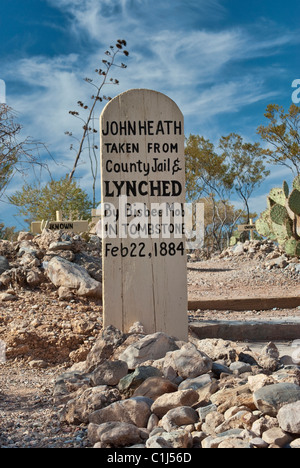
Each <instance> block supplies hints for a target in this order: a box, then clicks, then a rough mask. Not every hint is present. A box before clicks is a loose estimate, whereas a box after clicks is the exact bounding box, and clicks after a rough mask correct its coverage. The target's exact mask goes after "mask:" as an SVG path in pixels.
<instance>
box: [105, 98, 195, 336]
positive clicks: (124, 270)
mask: <svg viewBox="0 0 300 468" xmlns="http://www.w3.org/2000/svg"><path fill="white" fill-rule="evenodd" d="M100 138H101V177H102V180H101V191H102V198H101V200H102V205H103V206H104V216H103V219H102V228H103V233H102V237H103V244H102V245H103V256H102V258H103V309H104V326H108V325H114V326H116V327H117V328H119V329H120V330H122V331H125V332H128V330H129V328H130V327H131V326H132V325H133V323H134V322H137V321H139V322H141V323H142V324H143V326H144V329H145V331H146V333H154V332H157V331H163V332H165V333H167V334H169V335H171V336H175V337H177V338H178V339H181V340H187V338H188V321H187V265H186V252H185V236H184V229H183V219H182V215H183V207H184V202H185V156H184V123H183V116H182V113H181V111H180V110H179V108H178V107H177V105H176V104H175V103H174V102H173V101H172V100H171V99H170V98H168V97H167V96H165V95H163V94H161V93H158V92H156V91H151V90H144V89H137V90H131V91H128V92H126V93H123V94H121V95H119V96H117V97H116V98H115V99H113V100H112V101H110V102H109V103H108V104H107V106H106V107H105V109H104V110H103V112H102V115H101V118H100ZM174 203H175V204H176V205H172V204H174ZM154 204H156V205H157V204H159V205H158V206H161V207H169V212H170V213H169V214H170V223H169V224H171V225H172V226H173V227H174V225H175V221H174V220H175V218H174V214H175V210H174V211H173V215H172V206H173V208H174V207H177V208H179V209H178V210H177V211H179V212H180V210H181V232H180V233H179V235H178V231H177V236H176V234H175V233H174V232H172V233H171V234H170V232H169V231H170V230H171V228H170V227H168V226H167V227H166V228H164V226H163V217H162V216H160V215H161V214H162V213H161V211H162V210H159V209H157V206H156V208H155V209H156V212H157V213H154V206H155V205H154ZM108 213H110V214H113V213H114V214H113V215H112V216H111V218H113V224H114V226H115V228H116V231H115V232H113V231H111V232H108V231H105V226H106V229H107V228H108V227H109V228H110V227H111V226H110V225H109V226H108V225H107V224H105V222H106V221H105V218H107V217H108V216H106V217H105V214H106V215H108ZM154 214H155V216H154ZM177 214H178V213H177ZM179 216H180V213H179ZM153 218H155V221H154V222H153ZM138 227H139V230H138ZM164 229H166V231H165V232H164ZM168 230H169V231H168ZM167 231H168V232H167ZM126 234H127V237H126ZM167 234H168V236H167Z"/></svg>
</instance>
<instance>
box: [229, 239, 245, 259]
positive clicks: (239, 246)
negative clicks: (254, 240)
mask: <svg viewBox="0 0 300 468" xmlns="http://www.w3.org/2000/svg"><path fill="white" fill-rule="evenodd" d="M232 252H233V255H235V256H237V257H239V256H240V255H243V254H244V252H245V248H244V244H242V243H240V242H239V243H238V244H237V245H236V246H235V247H234V248H233V249H232Z"/></svg>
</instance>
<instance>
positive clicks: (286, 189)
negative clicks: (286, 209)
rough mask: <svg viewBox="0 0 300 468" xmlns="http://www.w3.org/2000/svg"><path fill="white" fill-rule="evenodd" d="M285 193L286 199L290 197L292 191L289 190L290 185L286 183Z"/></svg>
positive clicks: (284, 185) (284, 186)
mask: <svg viewBox="0 0 300 468" xmlns="http://www.w3.org/2000/svg"><path fill="white" fill-rule="evenodd" d="M283 193H284V195H285V198H288V197H289V194H290V189H289V186H288V183H287V182H286V181H284V182H283Z"/></svg>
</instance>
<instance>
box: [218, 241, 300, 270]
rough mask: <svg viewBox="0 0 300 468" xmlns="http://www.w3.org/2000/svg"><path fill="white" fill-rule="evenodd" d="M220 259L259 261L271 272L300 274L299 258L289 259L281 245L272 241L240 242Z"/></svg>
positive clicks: (222, 254)
mask: <svg viewBox="0 0 300 468" xmlns="http://www.w3.org/2000/svg"><path fill="white" fill-rule="evenodd" d="M219 258H220V259H228V260H231V259H232V260H235V259H236V258H239V260H245V261H247V260H249V259H253V258H254V259H257V260H258V261H260V262H261V263H262V267H263V268H265V269H267V270H271V269H273V268H281V269H283V268H286V269H288V270H290V271H291V272H292V273H300V261H299V258H298V257H288V256H287V255H285V253H284V252H283V250H282V249H281V248H280V246H279V245H277V244H275V243H274V242H272V241H258V240H255V241H246V242H244V243H242V242H238V243H237V244H236V245H234V246H233V247H228V248H227V249H226V250H224V251H223V252H222V253H221V254H220V255H219Z"/></svg>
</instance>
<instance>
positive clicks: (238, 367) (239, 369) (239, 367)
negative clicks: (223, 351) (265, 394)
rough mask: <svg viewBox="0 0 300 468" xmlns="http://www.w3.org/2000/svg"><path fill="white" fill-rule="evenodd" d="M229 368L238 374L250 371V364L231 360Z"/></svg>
mask: <svg viewBox="0 0 300 468" xmlns="http://www.w3.org/2000/svg"><path fill="white" fill-rule="evenodd" d="M229 369H230V370H231V371H232V372H235V373H237V374H238V375H240V374H244V373H245V372H252V367H251V366H250V364H247V363H245V362H240V361H237V362H233V363H232V364H230V366H229Z"/></svg>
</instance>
